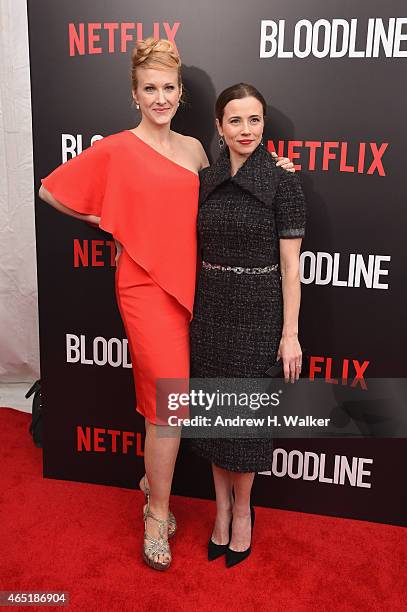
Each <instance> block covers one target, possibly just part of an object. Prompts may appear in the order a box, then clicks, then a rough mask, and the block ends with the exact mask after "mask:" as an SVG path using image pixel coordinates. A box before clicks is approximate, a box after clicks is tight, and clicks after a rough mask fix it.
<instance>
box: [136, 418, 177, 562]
mask: <svg viewBox="0 0 407 612" xmlns="http://www.w3.org/2000/svg"><path fill="white" fill-rule="evenodd" d="M145 425H146V439H145V444H144V465H145V470H146V474H147V483H148V487H149V488H150V510H151V512H152V513H153V514H154V515H155V516H156V517H157V518H159V519H164V520H167V519H168V507H169V501H170V493H171V484H172V478H173V474H174V467H175V461H176V459H177V454H178V448H179V444H180V432H181V430H180V428H176V427H170V428H168V427H165V426H160V425H154V424H153V423H150V422H149V421H148V420H147V419H146V420H145ZM159 430H160V431H159ZM164 430H166V433H168V436H166V435H163V434H164ZM147 531H148V534H149V535H150V536H151V537H153V538H159V535H160V533H159V524H158V523H157V521H154V520H153V519H151V518H147ZM155 561H157V562H158V563H166V562H167V561H168V555H157V558H156V559H155Z"/></svg>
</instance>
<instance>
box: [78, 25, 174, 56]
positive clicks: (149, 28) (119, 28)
mask: <svg viewBox="0 0 407 612" xmlns="http://www.w3.org/2000/svg"><path fill="white" fill-rule="evenodd" d="M179 26H180V22H179V21H176V22H175V23H172V24H170V23H168V22H167V21H164V22H162V23H160V22H158V21H155V22H154V23H151V24H148V25H146V24H145V23H142V22H140V21H136V22H134V21H129V22H127V21H126V22H118V21H111V22H107V23H102V22H95V23H83V22H81V23H69V24H68V40H69V55H70V56H71V57H74V56H76V55H97V54H101V53H128V52H129V50H130V49H132V48H133V47H134V45H135V44H136V42H137V41H138V40H144V39H145V38H148V37H149V36H152V37H153V38H156V39H158V38H166V39H167V40H169V41H170V42H172V43H173V44H174V45H175V46H176V43H175V36H176V34H177V32H178V29H179Z"/></svg>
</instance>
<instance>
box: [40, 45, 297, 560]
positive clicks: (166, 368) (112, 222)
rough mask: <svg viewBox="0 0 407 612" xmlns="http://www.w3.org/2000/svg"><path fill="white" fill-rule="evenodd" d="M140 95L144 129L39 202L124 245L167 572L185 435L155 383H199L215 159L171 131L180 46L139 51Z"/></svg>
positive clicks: (120, 266)
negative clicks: (205, 193) (204, 176)
mask: <svg viewBox="0 0 407 612" xmlns="http://www.w3.org/2000/svg"><path fill="white" fill-rule="evenodd" d="M132 95H133V98H134V102H135V104H136V106H137V108H138V109H139V111H140V114H141V121H140V123H139V124H138V126H137V127H136V128H132V129H127V130H124V131H122V132H119V133H117V134H113V135H111V136H108V137H106V138H104V139H103V140H101V141H98V142H97V143H95V144H94V145H93V146H92V147H91V148H89V149H86V150H85V151H84V152H83V153H81V154H80V155H79V156H77V157H75V158H72V159H70V160H69V161H68V162H66V163H65V164H63V165H61V166H59V167H58V168H57V169H56V170H54V172H52V173H51V174H50V175H49V176H47V177H46V178H45V179H43V180H42V187H41V188H40V193H39V195H40V197H41V198H42V199H43V200H45V201H46V202H47V203H49V204H51V205H52V206H54V207H55V208H56V209H58V210H59V211H61V212H63V213H65V214H67V215H70V216H73V217H75V218H77V219H81V220H83V221H86V222H89V223H93V224H97V225H98V226H99V227H101V228H102V229H103V230H106V231H108V232H110V233H111V234H112V235H113V237H114V239H115V241H116V244H117V245H118V246H119V249H118V257H117V259H116V261H117V268H116V298H117V303H118V307H119V310H120V314H121V317H122V320H123V323H124V327H125V330H126V334H127V338H128V341H129V347H130V354H131V360H132V369H133V375H134V383H135V388H136V398H137V405H136V410H137V411H138V412H140V413H141V414H142V415H143V416H144V417H145V427H146V438H145V448H144V459H145V470H146V475H145V476H144V477H143V478H142V480H141V482H140V488H141V489H142V490H143V491H144V492H145V494H146V496H147V504H146V505H145V506H144V525H145V531H144V547H143V556H144V560H145V562H146V563H147V564H148V565H150V566H151V567H153V568H154V569H157V570H165V569H168V568H169V566H170V564H171V551H170V547H169V543H168V537H171V536H172V535H173V534H174V533H175V530H176V521H175V518H174V515H173V514H172V513H171V512H170V511H169V498H170V492H171V483H172V478H173V472H174V465H175V460H176V456H177V452H178V448H179V437H174V436H172V437H163V436H161V437H159V436H158V435H157V432H158V429H159V428H160V427H162V426H163V425H164V424H163V423H161V422H160V419H159V416H158V415H157V413H156V405H155V395H156V391H155V383H156V379H157V378H183V379H188V377H189V323H190V320H191V317H192V310H193V302H194V292H195V273H196V216H197V206H198V191H199V178H198V172H199V170H201V169H202V168H204V167H206V166H208V159H207V157H206V154H205V151H204V149H203V147H202V145H201V143H200V142H199V141H198V140H196V139H195V138H192V137H189V136H184V135H182V134H178V133H176V132H174V131H172V130H171V120H172V118H173V117H174V115H175V113H176V112H177V109H178V107H179V104H180V100H181V96H182V81H181V61H180V58H179V55H178V53H177V51H176V49H175V47H174V46H173V45H172V43H170V42H169V41H167V40H154V39H147V40H145V41H140V42H138V43H137V45H136V47H135V49H134V51H133V54H132ZM281 163H286V164H287V160H281ZM290 166H292V164H288V167H290ZM171 429H172V430H173V429H174V428H171Z"/></svg>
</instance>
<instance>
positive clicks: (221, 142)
mask: <svg viewBox="0 0 407 612" xmlns="http://www.w3.org/2000/svg"><path fill="white" fill-rule="evenodd" d="M224 146H225V141H224V140H223V136H219V148H220V149H223V147H224Z"/></svg>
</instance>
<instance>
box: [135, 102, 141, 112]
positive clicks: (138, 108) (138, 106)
mask: <svg viewBox="0 0 407 612" xmlns="http://www.w3.org/2000/svg"><path fill="white" fill-rule="evenodd" d="M136 108H137V110H140V104H139V103H138V102H136Z"/></svg>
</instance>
